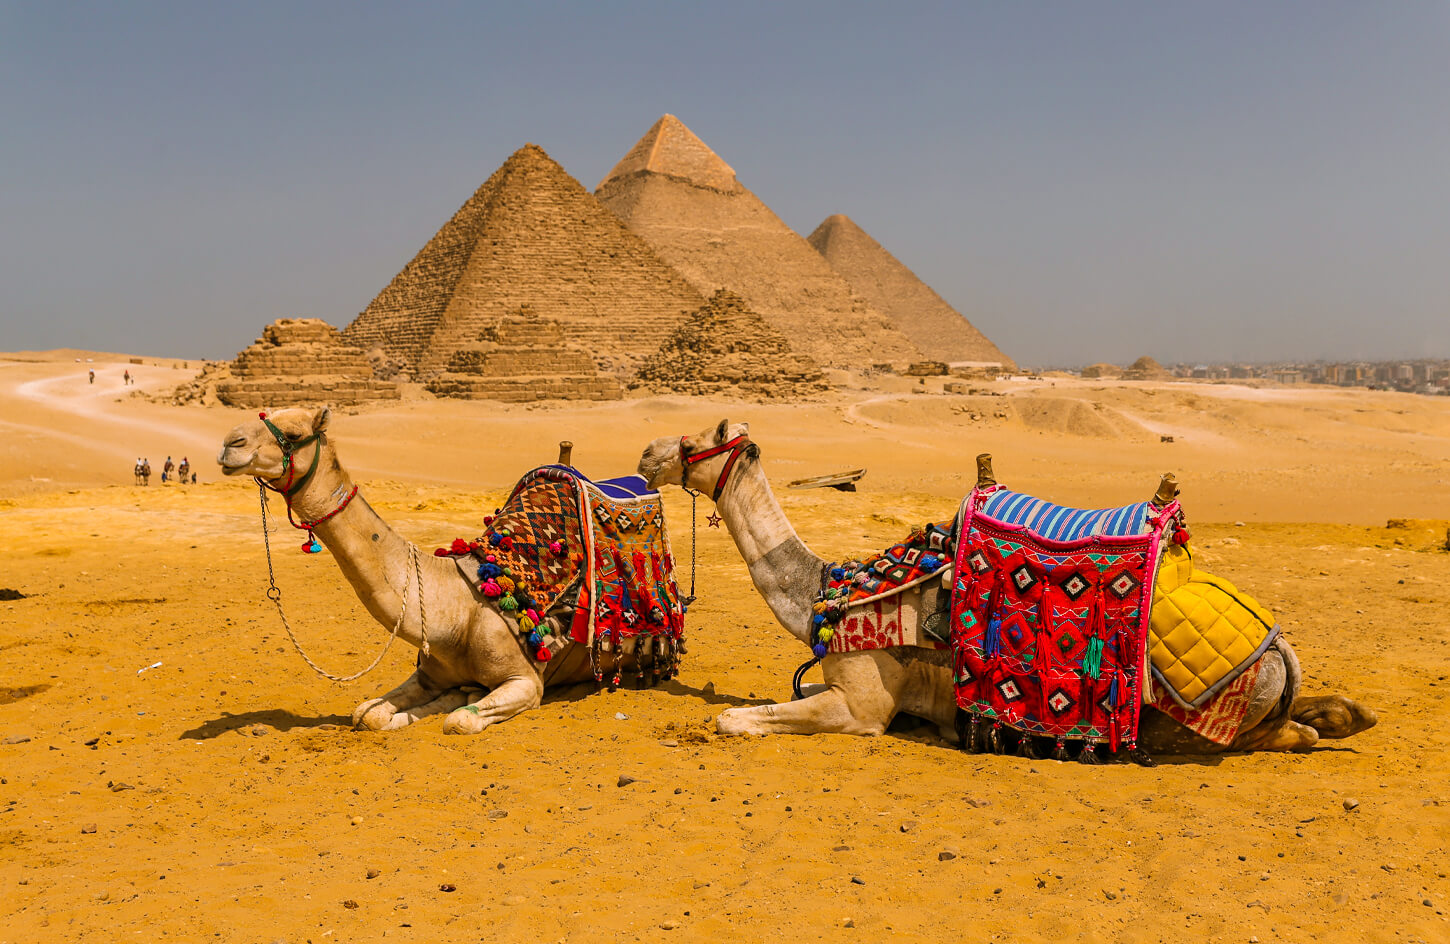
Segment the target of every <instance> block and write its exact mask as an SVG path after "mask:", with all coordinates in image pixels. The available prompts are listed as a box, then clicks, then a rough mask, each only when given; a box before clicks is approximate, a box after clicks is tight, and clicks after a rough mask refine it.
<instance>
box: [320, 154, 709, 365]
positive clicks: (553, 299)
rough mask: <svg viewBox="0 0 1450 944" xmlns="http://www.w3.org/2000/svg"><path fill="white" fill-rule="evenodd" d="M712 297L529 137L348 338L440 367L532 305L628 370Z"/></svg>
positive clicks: (599, 360) (597, 355) (604, 359)
mask: <svg viewBox="0 0 1450 944" xmlns="http://www.w3.org/2000/svg"><path fill="white" fill-rule="evenodd" d="M703 301H704V299H703V297H702V296H701V295H700V294H699V293H698V292H696V291H695V289H693V288H692V287H691V286H690V284H689V283H688V282H686V281H685V280H684V278H682V277H681V275H680V274H679V273H678V272H675V271H674V270H673V269H671V268H670V267H669V266H668V265H666V264H665V263H664V262H662V261H661V260H660V258H659V257H658V256H657V255H655V253H654V252H653V251H652V250H651V249H650V247H649V246H648V245H646V244H645V242H644V241H643V240H642V239H640V238H639V237H638V236H636V235H635V234H634V233H632V232H630V231H629V230H628V229H626V228H625V227H624V226H623V225H622V224H621V223H620V221H619V219H618V217H616V216H614V214H612V213H610V212H609V211H608V210H606V209H605V208H604V207H602V206H601V205H600V204H599V202H598V201H597V200H595V199H594V197H593V196H591V195H590V194H589V192H588V191H587V190H585V189H584V187H583V186H582V185H581V184H580V183H579V182H578V181H577V180H575V179H574V178H573V177H571V176H569V174H568V173H567V172H566V171H565V170H564V168H562V167H560V166H559V165H558V164H557V163H555V162H554V161H553V160H552V159H551V158H550V157H549V155H547V154H545V153H544V151H543V149H542V148H539V147H537V146H536V145H533V144H526V145H524V146H523V147H522V148H520V149H519V150H518V151H515V152H514V154H513V156H511V157H510V158H509V159H508V160H507V161H505V162H504V164H503V166H502V167H500V168H499V169H498V170H497V171H495V172H494V174H493V176H491V177H489V178H488V180H487V181H485V182H484V184H483V186H481V187H479V188H478V190H477V191H476V192H475V193H474V194H473V196H472V197H470V198H469V200H468V202H467V203H465V204H463V206H462V207H461V208H460V209H459V210H458V212H457V213H455V214H453V217H452V218H451V219H449V220H448V222H447V223H444V224H443V227H442V228H441V229H440V230H438V233H437V234H436V235H435V236H434V237H433V238H432V239H430V240H429V241H428V244H427V245H426V246H424V247H423V249H422V251H420V252H419V253H418V254H417V255H416V256H414V257H413V261H412V262H409V263H408V264H407V265H406V266H404V268H403V270H402V271H401V272H399V273H398V274H397V276H395V277H394V278H393V281H392V282H391V283H390V284H389V285H388V286H387V288H385V289H383V290H382V291H381V292H379V293H378V296H377V298H375V299H373V301H372V304H370V305H368V307H367V309H366V310H365V311H364V312H363V313H362V314H360V315H358V316H357V318H356V319H355V320H354V321H353V323H352V324H350V325H348V327H347V329H346V331H344V333H343V337H344V339H345V340H346V341H347V343H349V344H352V345H355V346H358V347H361V348H363V349H364V350H370V349H372V348H373V347H374V346H381V347H382V348H383V350H384V351H386V352H387V353H388V354H390V355H392V356H394V357H399V358H402V359H403V360H405V361H406V362H407V364H408V365H409V366H410V367H411V368H412V370H413V372H414V373H415V375H431V374H433V373H436V372H437V371H439V370H442V369H443V368H445V367H446V366H447V365H448V364H449V362H450V361H451V360H452V358H453V355H454V354H455V353H456V352H457V351H459V350H460V349H462V348H465V347H468V346H470V345H473V344H474V343H475V342H476V341H477V339H478V338H479V337H480V336H481V335H482V334H483V332H484V331H485V330H486V329H488V328H489V327H491V326H494V325H497V324H499V323H500V322H501V321H502V320H503V319H504V318H505V317H508V316H510V315H512V314H514V313H516V312H518V311H519V309H520V308H521V307H523V306H525V305H527V306H529V308H530V310H531V311H532V312H533V313H534V314H535V315H537V316H538V317H541V318H544V319H548V320H552V321H556V322H558V323H559V325H560V328H561V329H562V330H563V332H564V334H565V336H566V338H567V340H568V341H569V343H571V344H574V345H577V346H579V347H582V348H584V349H586V350H588V351H589V352H590V353H591V355H592V356H593V357H594V360H595V362H596V364H598V366H599V367H600V368H601V369H603V370H606V371H610V372H616V373H624V374H628V373H631V372H632V371H633V369H634V366H635V365H636V364H637V363H638V362H639V361H640V360H642V359H643V358H645V357H646V356H648V355H649V354H651V353H652V352H653V351H654V350H655V349H656V348H657V347H658V346H659V344H660V342H661V341H663V340H664V338H665V337H666V335H668V334H669V332H670V330H671V329H673V328H674V327H675V326H676V325H678V324H679V323H680V320H681V318H683V317H684V313H685V312H687V311H692V310H694V309H696V308H698V307H699V306H700V304H701V303H702V302H703ZM419 379H422V376H419Z"/></svg>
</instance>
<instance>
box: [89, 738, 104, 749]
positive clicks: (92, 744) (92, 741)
mask: <svg viewBox="0 0 1450 944" xmlns="http://www.w3.org/2000/svg"><path fill="white" fill-rule="evenodd" d="M99 743H101V739H100V738H91V739H90V740H89V741H87V742H86V747H95V746H96V745H97V744H99Z"/></svg>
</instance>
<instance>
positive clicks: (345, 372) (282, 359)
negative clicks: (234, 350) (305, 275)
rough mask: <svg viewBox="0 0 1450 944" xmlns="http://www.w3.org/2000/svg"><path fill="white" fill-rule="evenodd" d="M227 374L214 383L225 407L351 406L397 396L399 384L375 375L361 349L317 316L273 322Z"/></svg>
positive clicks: (235, 361)
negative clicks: (303, 404) (344, 342)
mask: <svg viewBox="0 0 1450 944" xmlns="http://www.w3.org/2000/svg"><path fill="white" fill-rule="evenodd" d="M228 373H229V374H230V376H229V377H227V378H224V379H219V380H218V381H217V382H216V395H217V398H218V399H219V400H221V401H222V402H223V403H226V404H228V405H229V406H241V407H249V408H261V407H278V406H283V405H287V404H293V403H327V404H329V405H334V406H349V405H352V404H356V403H361V402H364V401H369V400H393V399H397V397H398V385H397V384H395V383H390V382H388V381H384V380H378V379H377V378H376V377H374V375H373V368H372V365H371V363H370V362H369V361H368V357H367V354H365V353H364V352H363V351H362V349H360V348H356V347H351V346H348V345H345V344H343V343H342V338H341V335H340V334H339V333H338V331H337V329H336V328H334V327H333V326H332V325H330V324H328V323H327V322H325V321H322V320H320V319H317V318H300V319H292V318H283V319H281V320H278V321H274V322H273V323H272V324H270V325H268V326H267V327H266V329H265V330H263V332H262V336H261V337H260V338H258V339H257V340H256V342H255V343H253V344H252V345H251V347H248V348H247V349H246V350H245V351H242V352H241V353H240V354H238V355H237V357H236V360H234V361H232V363H231V365H230V369H229V371H228Z"/></svg>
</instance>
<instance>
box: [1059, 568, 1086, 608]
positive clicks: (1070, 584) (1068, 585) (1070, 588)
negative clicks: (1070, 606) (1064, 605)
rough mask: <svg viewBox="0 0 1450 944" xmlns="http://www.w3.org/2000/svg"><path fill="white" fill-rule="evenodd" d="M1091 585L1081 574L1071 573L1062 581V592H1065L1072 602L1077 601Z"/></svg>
mask: <svg viewBox="0 0 1450 944" xmlns="http://www.w3.org/2000/svg"><path fill="white" fill-rule="evenodd" d="M1091 587H1092V584H1090V583H1088V582H1087V578H1086V577H1084V576H1083V575H1082V574H1073V575H1072V576H1071V577H1069V578H1067V579H1066V580H1064V581H1063V582H1062V592H1063V593H1065V594H1067V598H1068V599H1069V600H1072V601H1073V602H1077V598H1078V597H1080V596H1082V595H1083V594H1084V593H1087V592H1088V590H1089V589H1091Z"/></svg>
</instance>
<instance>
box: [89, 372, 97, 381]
mask: <svg viewBox="0 0 1450 944" xmlns="http://www.w3.org/2000/svg"><path fill="white" fill-rule="evenodd" d="M90 375H91V383H95V382H96V372H95V371H90Z"/></svg>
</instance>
